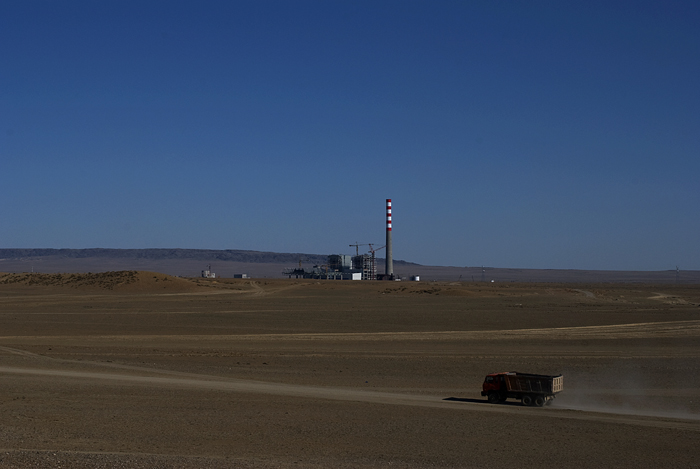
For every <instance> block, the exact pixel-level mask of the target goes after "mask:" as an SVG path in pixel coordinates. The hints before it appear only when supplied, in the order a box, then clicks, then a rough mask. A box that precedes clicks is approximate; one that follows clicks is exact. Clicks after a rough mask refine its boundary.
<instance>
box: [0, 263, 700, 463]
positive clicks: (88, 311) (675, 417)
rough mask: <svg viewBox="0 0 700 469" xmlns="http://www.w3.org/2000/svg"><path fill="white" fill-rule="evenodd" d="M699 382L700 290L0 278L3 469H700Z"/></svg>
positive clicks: (131, 276)
mask: <svg viewBox="0 0 700 469" xmlns="http://www.w3.org/2000/svg"><path fill="white" fill-rule="evenodd" d="M508 370H517V371H525V372H534V373H546V374H555V373H563V374H564V379H565V390H564V392H563V393H562V394H561V395H560V396H559V397H558V398H557V399H556V400H555V403H554V404H553V405H552V406H550V407H545V408H531V407H523V406H521V405H520V403H519V402H515V401H513V402H511V401H508V402H506V403H505V404H497V405H493V404H488V403H486V401H485V399H484V398H482V397H481V396H480V394H479V393H480V389H481V382H482V381H483V378H484V375H485V374H487V373H489V372H494V371H508ZM699 371H700V287H698V286H678V285H636V284H635V285H630V284H628V285H614V284H579V285H571V284H560V285H557V284H490V285H487V284H476V283H457V282H453V283H411V284H407V283H398V282H392V283H382V282H316V281H301V280H286V279H285V280H264V281H263V280H253V281H251V280H217V281H212V280H192V281H190V280H184V279H177V278H173V277H168V276H165V275H163V274H155V273H149V272H133V273H131V272H130V273H119V274H114V273H112V274H94V275H83V276H78V275H73V276H68V275H53V276H46V275H44V276H41V275H34V276H32V275H25V276H21V275H2V274H0V467H18V468H20V467H21V468H24V467H163V468H199V467H203V468H206V467H211V468H223V467H242V468H247V467H262V468H267V467H283V468H287V467H478V468H480V467H504V466H513V465H518V466H531V465H538V466H541V467H553V466H555V465H556V466H557V467H669V466H674V467H700V445H698V441H700V373H699Z"/></svg>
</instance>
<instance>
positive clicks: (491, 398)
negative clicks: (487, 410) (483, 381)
mask: <svg viewBox="0 0 700 469" xmlns="http://www.w3.org/2000/svg"><path fill="white" fill-rule="evenodd" d="M488 399H489V402H490V403H491V404H498V401H500V400H501V398H500V396H499V395H498V393H497V392H490V393H489V395H488Z"/></svg>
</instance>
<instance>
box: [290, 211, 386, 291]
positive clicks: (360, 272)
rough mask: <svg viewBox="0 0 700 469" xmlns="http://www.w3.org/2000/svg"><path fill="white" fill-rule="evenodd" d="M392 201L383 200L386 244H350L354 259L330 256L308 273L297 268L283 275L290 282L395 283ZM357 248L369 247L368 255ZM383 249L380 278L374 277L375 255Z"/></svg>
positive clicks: (376, 274) (375, 269)
mask: <svg viewBox="0 0 700 469" xmlns="http://www.w3.org/2000/svg"><path fill="white" fill-rule="evenodd" d="M391 227H392V221H391V199H386V244H385V245H384V246H381V247H378V248H375V247H374V244H373V243H366V244H359V243H355V244H350V246H351V247H353V246H354V247H355V255H354V256H348V255H345V254H331V255H330V256H328V262H327V263H326V264H322V265H315V266H313V268H312V269H311V270H307V269H304V268H302V266H301V261H299V267H298V268H294V269H286V270H284V271H283V272H282V273H283V274H284V275H287V276H289V278H292V277H295V278H313V279H326V280H395V279H396V278H395V276H394V255H393V254H394V253H393V250H392V246H391V241H392V240H391ZM360 246H369V252H368V253H367V254H360ZM382 249H386V263H385V270H384V273H383V274H379V273H377V257H376V253H377V252H378V251H381V250H382Z"/></svg>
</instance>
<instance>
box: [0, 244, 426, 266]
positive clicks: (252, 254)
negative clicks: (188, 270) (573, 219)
mask: <svg viewBox="0 0 700 469" xmlns="http://www.w3.org/2000/svg"><path fill="white" fill-rule="evenodd" d="M54 256H58V257H64V258H70V259H85V258H91V257H99V258H102V259H152V260H163V259H171V260H172V259H193V260H201V261H207V262H210V261H226V262H245V263H291V264H294V263H297V262H299V260H300V259H302V260H303V261H304V262H305V263H313V264H325V263H326V262H327V261H328V255H327V254H304V253H279V252H267V251H243V250H236V249H226V250H215V249H103V248H94V249H0V259H26V258H31V257H54ZM394 263H395V264H412V263H410V262H406V261H400V260H397V261H394ZM413 265H418V264H413Z"/></svg>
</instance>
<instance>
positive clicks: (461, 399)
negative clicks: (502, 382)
mask: <svg viewBox="0 0 700 469" xmlns="http://www.w3.org/2000/svg"><path fill="white" fill-rule="evenodd" d="M443 401H452V402H469V403H472V404H489V401H487V400H486V399H469V398H466V397H446V398H444V399H443ZM490 405H514V406H518V407H522V404H521V403H520V402H518V401H505V402H499V403H498V404H490Z"/></svg>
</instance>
